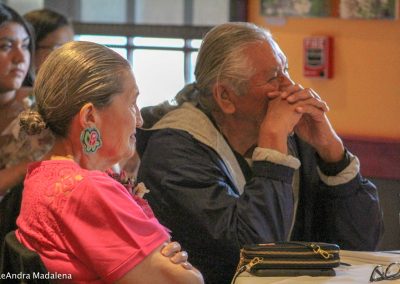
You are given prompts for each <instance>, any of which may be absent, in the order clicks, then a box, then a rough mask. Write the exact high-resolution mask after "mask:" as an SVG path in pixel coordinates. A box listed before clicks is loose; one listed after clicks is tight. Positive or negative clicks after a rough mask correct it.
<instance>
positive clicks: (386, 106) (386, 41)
mask: <svg viewBox="0 0 400 284" xmlns="http://www.w3.org/2000/svg"><path fill="white" fill-rule="evenodd" d="M249 21H250V22H253V23H255V24H257V25H260V26H264V27H266V28H268V29H269V30H270V31H271V32H272V34H273V36H274V37H275V39H276V41H277V42H278V43H279V45H280V47H281V48H282V50H283V52H285V53H286V55H287V57H288V59H289V69H290V74H291V76H292V78H293V79H294V80H295V81H297V82H298V83H300V84H302V85H303V86H307V87H311V88H313V89H314V90H316V91H317V92H318V93H319V94H320V96H321V97H322V98H323V99H324V100H326V101H327V102H328V105H329V106H330V108H331V110H330V112H329V113H328V115H329V118H330V120H331V122H332V124H333V125H334V127H335V129H336V131H337V132H339V133H340V134H342V135H351V136H362V137H372V138H383V139H388V140H395V141H400V20H395V21H388V20H343V19H337V18H307V19H304V18H287V19H286V23H284V24H283V25H271V24H267V22H266V20H265V18H264V17H263V16H261V15H260V4H259V0H249ZM313 35H329V36H332V37H333V40H334V74H333V78H332V79H329V80H322V79H312V80H311V79H307V78H305V77H303V75H302V64H303V59H302V58H303V57H302V56H303V55H302V53H303V48H302V44H303V38H304V37H307V36H313Z"/></svg>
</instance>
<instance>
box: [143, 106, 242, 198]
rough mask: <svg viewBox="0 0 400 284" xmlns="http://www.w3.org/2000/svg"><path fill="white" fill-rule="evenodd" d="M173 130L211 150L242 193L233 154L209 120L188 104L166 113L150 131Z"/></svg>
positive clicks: (239, 172) (238, 172)
mask: <svg viewBox="0 0 400 284" xmlns="http://www.w3.org/2000/svg"><path fill="white" fill-rule="evenodd" d="M165 128H173V129H179V130H183V131H186V132H188V133H190V134H191V135H192V136H193V137H194V138H195V139H196V140H198V141H199V142H201V143H203V144H205V145H207V146H208V147H210V148H211V149H213V150H214V151H215V152H216V153H217V154H218V155H219V156H220V157H221V159H222V160H223V162H224V164H225V165H226V168H227V169H228V171H229V175H230V176H231V179H232V181H233V182H234V184H235V185H236V188H237V189H238V191H239V193H240V194H242V193H243V189H244V185H245V183H246V182H245V178H244V175H243V173H242V170H241V168H240V166H239V163H238V162H237V160H236V157H235V155H234V153H233V152H232V150H231V148H230V147H229V145H228V143H227V142H226V140H225V138H224V137H223V136H222V135H221V133H220V132H219V131H218V129H216V128H215V126H214V124H213V123H212V122H211V120H210V119H209V118H208V117H207V115H205V114H204V113H203V112H202V111H201V110H199V109H198V108H196V107H195V106H193V105H192V104H190V103H184V104H183V105H182V106H181V107H179V108H177V109H175V110H173V111H171V112H169V113H167V114H166V115H165V116H163V118H162V119H161V120H160V121H158V122H157V123H156V124H155V125H154V126H153V127H152V128H151V130H158V129H165Z"/></svg>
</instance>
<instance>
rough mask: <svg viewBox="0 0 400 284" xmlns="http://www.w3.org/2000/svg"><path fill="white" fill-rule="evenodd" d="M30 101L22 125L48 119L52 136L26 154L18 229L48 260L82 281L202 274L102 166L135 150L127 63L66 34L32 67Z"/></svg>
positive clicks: (132, 85) (133, 93)
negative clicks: (46, 146) (35, 156)
mask: <svg viewBox="0 0 400 284" xmlns="http://www.w3.org/2000/svg"><path fill="white" fill-rule="evenodd" d="M33 93H34V95H35V97H36V102H37V111H29V112H26V113H24V115H23V116H22V117H21V125H22V128H23V129H24V130H25V131H26V132H27V133H28V134H37V133H39V132H40V131H41V130H43V129H45V128H48V129H50V131H51V132H52V133H53V134H54V136H55V145H54V147H53V149H52V150H51V151H50V152H49V154H48V155H47V156H46V157H45V159H44V160H43V161H41V162H36V163H32V164H30V165H29V167H28V173H27V176H26V178H25V183H24V187H25V188H24V194H23V200H22V205H21V213H20V216H19V218H18V220H17V225H18V230H17V231H16V236H17V238H18V239H19V241H20V242H21V243H22V244H23V245H25V246H26V247H28V248H29V249H31V250H34V251H36V252H37V253H38V254H39V255H40V257H41V259H42V261H43V263H44V265H45V266H46V268H47V270H48V271H49V272H50V273H53V274H56V273H57V274H58V275H62V274H67V275H68V274H70V275H71V277H72V282H84V283H114V282H115V283H203V278H202V276H201V274H200V272H199V271H198V270H196V269H195V268H193V267H192V266H191V265H190V264H189V263H188V262H187V258H188V256H187V253H186V252H184V251H180V249H181V248H180V246H179V244H178V243H176V242H170V235H169V232H168V230H167V229H166V228H164V227H163V226H162V225H161V224H160V223H159V222H158V221H157V219H156V218H155V217H154V215H153V213H152V211H151V209H150V208H149V207H148V205H147V202H146V201H145V200H144V199H142V198H141V197H140V196H138V195H134V194H133V193H132V192H130V191H129V190H127V188H126V187H124V186H123V185H122V184H121V183H120V182H118V181H117V180H115V179H113V178H111V177H110V176H109V175H108V174H107V173H105V171H106V170H107V169H109V168H110V167H111V166H112V165H114V164H116V163H118V162H119V161H120V160H121V159H126V158H129V157H131V156H132V155H133V154H134V153H135V144H136V139H135V133H136V127H140V126H141V125H142V123H143V122H142V118H141V116H140V112H139V109H138V106H137V104H136V101H137V97H138V95H139V89H138V87H137V85H136V82H135V77H134V75H133V73H132V69H131V67H130V65H129V63H128V62H127V61H126V60H125V59H123V58H122V57H121V56H120V55H118V54H117V53H115V52H114V51H112V50H111V49H108V48H106V47H104V46H102V45H98V44H95V43H89V42H70V43H67V44H65V45H63V46H62V47H61V48H59V49H57V50H55V51H54V52H52V53H51V54H50V56H49V57H48V60H46V61H45V62H44V63H43V65H42V66H41V68H40V70H39V73H38V75H37V78H36V81H35V86H34V89H33Z"/></svg>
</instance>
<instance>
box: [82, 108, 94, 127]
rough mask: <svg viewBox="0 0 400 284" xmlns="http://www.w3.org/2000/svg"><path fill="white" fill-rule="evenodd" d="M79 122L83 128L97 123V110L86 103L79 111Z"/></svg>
mask: <svg viewBox="0 0 400 284" xmlns="http://www.w3.org/2000/svg"><path fill="white" fill-rule="evenodd" d="M79 122H80V124H81V126H82V127H83V128H87V127H92V126H94V125H96V122H97V110H96V108H95V107H94V105H93V104H92V103H86V104H84V105H83V107H82V108H81V110H80V111H79Z"/></svg>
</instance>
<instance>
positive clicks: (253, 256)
mask: <svg viewBox="0 0 400 284" xmlns="http://www.w3.org/2000/svg"><path fill="white" fill-rule="evenodd" d="M339 250H340V248H339V246H338V245H336V244H329V243H321V242H276V243H266V244H253V245H245V246H244V247H243V248H242V249H241V251H240V262H239V265H238V267H237V270H236V274H235V277H234V280H235V279H236V277H237V276H238V275H239V274H240V273H242V272H243V271H247V272H249V273H250V274H252V275H255V276H300V275H310V276H335V271H334V270H333V268H334V267H338V266H339V265H340V257H339ZM234 280H233V281H232V283H233V282H234Z"/></svg>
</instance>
